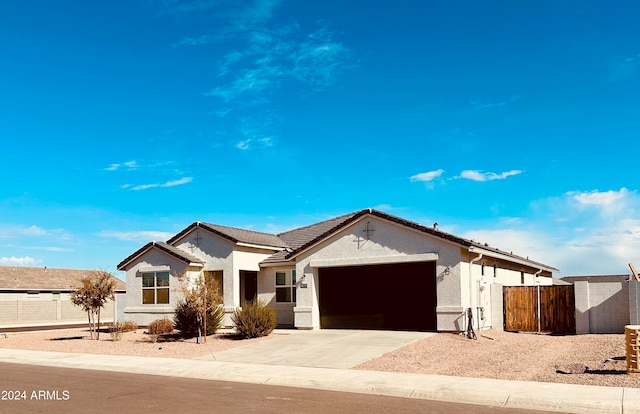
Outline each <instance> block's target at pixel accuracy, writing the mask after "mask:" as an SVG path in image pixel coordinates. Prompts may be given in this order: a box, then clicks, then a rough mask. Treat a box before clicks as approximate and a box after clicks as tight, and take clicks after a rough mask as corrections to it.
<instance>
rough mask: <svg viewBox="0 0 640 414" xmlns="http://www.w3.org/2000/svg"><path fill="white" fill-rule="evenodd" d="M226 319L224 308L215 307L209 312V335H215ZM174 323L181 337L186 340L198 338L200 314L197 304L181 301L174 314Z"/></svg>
mask: <svg viewBox="0 0 640 414" xmlns="http://www.w3.org/2000/svg"><path fill="white" fill-rule="evenodd" d="M223 319H224V309H223V308H222V306H215V307H213V309H210V310H209V311H208V312H207V335H211V334H215V333H216V331H217V330H218V329H220V328H221V327H222V321H223ZM173 323H174V324H175V328H176V329H177V330H179V331H180V335H182V336H183V337H184V338H193V337H195V336H198V328H200V329H201V331H202V330H203V329H204V328H203V327H202V326H199V325H200V324H199V322H198V312H197V308H196V306H195V304H193V303H192V302H190V301H188V300H181V301H179V302H178V304H177V305H176V309H175V311H174V314H173Z"/></svg>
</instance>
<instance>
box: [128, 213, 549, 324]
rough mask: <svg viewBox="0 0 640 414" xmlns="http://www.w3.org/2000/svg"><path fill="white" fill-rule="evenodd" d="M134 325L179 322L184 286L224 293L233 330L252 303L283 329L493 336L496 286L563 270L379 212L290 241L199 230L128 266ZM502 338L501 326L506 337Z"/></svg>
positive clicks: (153, 248)
mask: <svg viewBox="0 0 640 414" xmlns="http://www.w3.org/2000/svg"><path fill="white" fill-rule="evenodd" d="M118 270H122V271H126V279H127V302H126V307H125V309H124V318H125V319H126V320H133V321H135V322H136V323H138V324H139V325H147V324H148V323H149V322H151V321H152V320H154V319H159V318H163V317H168V318H171V317H172V313H173V309H174V306H175V304H176V302H177V301H178V300H179V298H180V291H179V288H178V287H179V285H180V279H181V277H182V276H183V275H187V276H188V277H190V276H193V275H198V274H200V273H201V272H202V273H203V274H204V276H205V277H212V278H216V279H217V280H218V281H219V283H220V284H221V285H222V291H223V297H224V309H225V315H226V316H225V324H226V325H229V326H230V325H231V315H232V313H233V311H234V310H235V309H236V308H238V307H241V306H242V304H243V303H245V301H248V300H253V299H254V298H259V299H261V300H263V301H264V302H266V303H267V304H268V305H269V306H271V307H273V308H274V309H275V311H276V313H277V316H278V323H279V325H281V326H292V327H296V328H302V329H319V328H363V329H402V330H424V331H461V330H464V329H465V327H466V321H467V317H466V310H467V309H468V308H471V309H472V312H473V315H474V318H475V324H476V325H477V326H475V327H474V328H489V327H490V326H491V292H490V290H491V289H489V286H490V285H492V284H496V286H498V285H504V286H510V285H535V284H540V285H551V284H552V276H553V272H558V269H555V268H554V267H551V266H549V265H546V264H543V263H539V262H536V261H533V260H529V259H528V258H525V257H521V256H517V255H514V254H512V253H510V252H506V251H503V250H499V249H496V248H494V247H490V246H489V245H487V244H481V243H478V242H475V241H473V240H468V239H464V238H460V237H457V236H454V235H452V234H449V233H445V232H442V231H440V230H439V229H438V227H437V224H434V225H433V226H429V227H427V226H423V225H421V224H418V223H415V222H412V221H409V220H405V219H403V218H400V217H397V216H393V215H390V214H387V213H384V212H381V211H377V210H374V209H366V210H360V211H356V212H353V213H349V214H345V215H343V216H339V217H335V218H332V219H329V220H326V221H322V222H319V223H316V224H312V225H309V226H305V227H301V228H297V229H294V230H291V231H287V232H284V233H281V234H268V233H261V232H256V231H251V230H244V229H239V228H233V227H226V226H221V225H217V224H209V223H202V222H195V223H193V224H191V225H190V226H188V227H187V228H185V229H184V230H182V231H181V232H180V233H178V234H176V235H175V236H173V237H172V238H170V239H169V240H167V241H166V242H158V241H153V242H149V243H148V244H146V245H144V246H143V247H141V248H140V249H139V250H137V251H136V252H134V253H133V254H131V255H130V256H129V257H127V258H126V259H124V260H123V261H122V262H121V263H120V264H118ZM500 328H501V327H500Z"/></svg>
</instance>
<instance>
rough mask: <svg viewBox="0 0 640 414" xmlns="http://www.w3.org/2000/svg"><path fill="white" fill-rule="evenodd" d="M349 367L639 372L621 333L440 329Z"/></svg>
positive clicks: (63, 340) (105, 338)
mask: <svg viewBox="0 0 640 414" xmlns="http://www.w3.org/2000/svg"><path fill="white" fill-rule="evenodd" d="M277 335H278V333H277V332H275V333H272V334H271V335H270V336H269V337H264V338H257V339H238V338H237V337H236V336H234V335H232V334H216V335H212V336H209V337H208V338H207V343H206V344H197V343H196V341H195V339H189V340H180V339H175V338H174V339H168V340H163V339H162V338H160V339H159V340H158V341H154V338H153V337H152V336H150V335H147V334H146V333H144V330H142V329H139V330H137V331H136V332H127V333H125V334H124V335H123V337H122V339H121V340H120V341H114V340H112V338H111V336H110V335H109V333H108V332H103V333H101V334H100V340H99V341H95V340H94V341H92V340H89V332H88V331H87V330H86V329H64V330H52V331H40V332H25V333H10V334H8V337H7V338H3V337H0V348H12V349H30V350H43V351H56V352H73V353H95V354H108V355H135V356H146V357H165V358H185V359H191V358H196V357H199V356H204V355H208V354H212V353H215V352H219V351H223V350H226V349H231V348H235V347H240V346H245V345H249V344H252V343H255V342H256V341H268V340H269V339H270V338H272V337H274V336H277ZM355 369H361V370H375V371H392V372H408V373H419V374H436V375H452V376H464V377H476V378H498V379H507V380H524V381H543V382H559V383H573V384H587V385H604V386H623V387H635V388H640V374H637V375H630V374H627V373H626V361H625V338H624V335H623V334H614V335H568V336H552V335H536V334H530V333H510V332H501V331H485V332H482V335H478V339H477V340H469V339H466V338H465V337H463V336H460V335H457V334H449V333H440V334H437V335H435V336H432V337H429V338H426V339H423V340H420V341H417V342H414V343H411V344H409V345H406V346H404V347H402V348H399V349H397V350H395V351H392V352H389V353H387V354H384V355H382V356H380V357H378V358H374V359H372V360H370V361H367V362H365V363H363V364H360V365H358V366H357V367H355ZM559 371H562V372H567V373H564V374H563V373H560V372H559Z"/></svg>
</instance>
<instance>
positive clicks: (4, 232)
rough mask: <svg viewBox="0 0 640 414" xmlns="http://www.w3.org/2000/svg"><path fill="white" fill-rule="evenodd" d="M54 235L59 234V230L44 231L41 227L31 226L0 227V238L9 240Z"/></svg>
mask: <svg viewBox="0 0 640 414" xmlns="http://www.w3.org/2000/svg"><path fill="white" fill-rule="evenodd" d="M54 233H56V234H60V230H46V229H43V228H42V227H39V226H36V225H32V226H16V225H8V226H0V238H4V239H9V238H17V237H46V236H51V235H53V234H54Z"/></svg>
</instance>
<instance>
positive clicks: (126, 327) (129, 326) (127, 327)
mask: <svg viewBox="0 0 640 414" xmlns="http://www.w3.org/2000/svg"><path fill="white" fill-rule="evenodd" d="M137 330H138V324H137V323H135V322H134V321H124V322H122V332H135V331H137Z"/></svg>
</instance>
